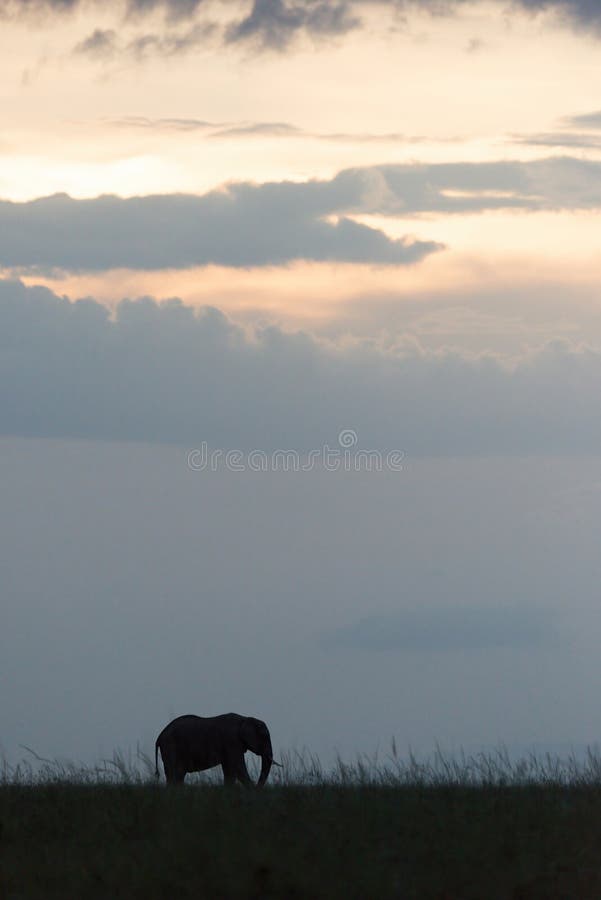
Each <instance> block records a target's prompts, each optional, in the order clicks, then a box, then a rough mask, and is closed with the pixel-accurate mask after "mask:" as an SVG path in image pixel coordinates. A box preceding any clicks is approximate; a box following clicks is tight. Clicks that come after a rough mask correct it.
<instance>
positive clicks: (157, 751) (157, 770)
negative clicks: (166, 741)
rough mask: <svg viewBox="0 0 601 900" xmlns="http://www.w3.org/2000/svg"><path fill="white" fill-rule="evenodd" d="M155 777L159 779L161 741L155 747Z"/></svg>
mask: <svg viewBox="0 0 601 900" xmlns="http://www.w3.org/2000/svg"><path fill="white" fill-rule="evenodd" d="M154 777H155V778H159V741H158V738H157V740H156V743H155V745H154Z"/></svg>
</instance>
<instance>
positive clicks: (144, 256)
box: [0, 182, 440, 271]
mask: <svg viewBox="0 0 601 900" xmlns="http://www.w3.org/2000/svg"><path fill="white" fill-rule="evenodd" d="M345 191H346V194H347V195H348V189H346V188H345ZM338 193H339V192H338V190H337V188H336V187H335V186H333V185H331V184H329V183H327V182H325V183H319V182H315V183H311V182H310V183H308V184H292V183H286V182H284V183H280V184H265V185H261V186H256V185H251V184H237V185H232V186H231V187H229V188H227V189H224V190H217V191H212V192H211V193H209V194H205V195H204V196H202V197H196V196H190V195H183V194H182V195H177V194H174V195H164V196H161V195H159V196H149V197H134V198H131V199H125V200H124V199H121V198H118V197H114V196H103V197H98V198H97V199H95V200H73V199H71V198H70V197H68V196H67V195H65V194H57V195H55V196H52V197H46V198H43V199H40V200H34V201H31V202H27V203H10V202H0V228H1V229H2V231H3V234H4V235H5V237H4V240H3V242H2V244H1V245H0V264H2V265H5V266H11V267H25V268H28V267H33V268H39V267H42V268H46V269H48V268H63V269H69V270H72V271H83V270H100V269H111V268H119V267H129V268H134V269H136V268H139V269H162V268H187V267H191V266H198V265H209V264H216V265H223V266H238V267H240V266H242V267H245V266H265V265H283V264H285V263H288V262H290V261H292V260H298V259H308V260H318V261H326V260H330V261H340V262H364V263H365V262H368V263H379V264H386V265H388V264H390V265H406V264H409V263H413V262H416V261H418V260H420V259H422V258H423V257H424V256H426V255H427V254H429V253H433V252H434V251H436V250H438V249H440V245H439V244H436V243H433V242H431V241H414V240H410V239H407V240H392V239H390V238H388V237H387V236H386V235H385V234H384V233H383V232H382V231H378V230H377V229H374V228H369V227H367V226H366V225H361V224H358V223H356V222H354V221H352V220H351V219H348V218H345V217H344V216H342V217H341V218H339V219H338V220H337V221H335V222H332V221H327V220H326V219H325V217H326V216H328V215H331V214H336V211H337V209H338V208H339V207H340V205H341V204H342V205H343V206H346V205H348V200H347V198H346V197H345V196H344V191H343V192H340V196H338ZM356 199H357V200H359V196H357V198H356Z"/></svg>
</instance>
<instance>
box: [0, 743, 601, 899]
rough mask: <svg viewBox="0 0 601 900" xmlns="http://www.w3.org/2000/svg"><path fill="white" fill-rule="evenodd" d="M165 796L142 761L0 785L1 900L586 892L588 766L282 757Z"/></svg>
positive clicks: (64, 768) (595, 857)
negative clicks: (254, 771) (243, 777)
mask: <svg viewBox="0 0 601 900" xmlns="http://www.w3.org/2000/svg"><path fill="white" fill-rule="evenodd" d="M282 762H283V763H284V768H283V769H282V770H278V771H277V772H276V773H274V778H273V780H272V781H271V783H270V785H269V786H268V787H267V788H266V789H265V790H263V791H261V792H259V791H244V790H242V789H231V790H227V791H226V790H224V789H223V788H222V787H220V786H218V785H215V783H214V778H212V777H211V776H209V777H208V778H207V777H197V778H195V779H193V783H192V785H191V786H189V787H188V786H185V787H183V788H175V789H169V790H168V789H166V788H165V787H164V785H163V784H161V785H157V784H156V783H155V781H154V778H153V776H152V768H153V765H152V764H151V761H150V760H149V759H148V758H147V757H145V756H144V755H143V754H136V755H134V756H133V758H131V757H127V756H125V755H124V754H120V755H119V754H117V755H115V757H114V758H113V759H111V760H109V761H105V762H103V763H101V764H100V765H99V766H97V767H93V768H85V767H81V766H76V765H73V764H71V763H65V762H63V763H60V762H55V761H48V760H40V759H39V757H35V755H33V756H32V755H31V754H30V759H29V761H23V762H21V763H20V764H19V765H18V766H15V767H10V766H8V765H7V764H4V767H3V770H2V772H1V773H0V898H2V900H4V898H10V900H21V898H44V900H46V898H48V900H50V898H61V900H63V898H71V897H73V898H85V900H88V898H90V900H94V898H103V900H104V898H107V900H108V898H111V900H112V898H128V900H129V898H138V897H140V898H142V897H143V898H148V900H154V898H157V900H158V898H166V900H167V898H168V900H172V898H188V897H190V898H192V897H194V898H211V900H213V898H216V900H217V898H257V900H258V898H270V897H271V898H280V897H281V898H291V900H293V898H303V900H304V898H310V900H313V898H315V900H318V898H338V897H340V898H345V900H346V898H361V900H363V898H369V900H371V898H378V900H380V898H381V900H386V898H402V900H412V898H416V900H417V898H419V900H428V898H437V900H443V898H444V900H471V898H474V900H475V898H478V900H496V898H499V900H506V898H515V900H518V898H523V900H534V898H540V900H553V898H566V900H587V898H591V900H592V898H595V900H598V898H601V759H599V757H598V756H597V755H596V754H595V753H593V752H589V754H588V756H587V757H586V758H585V759H584V760H581V761H578V760H576V759H575V758H569V759H567V760H559V759H556V758H554V757H550V756H547V757H543V758H537V757H535V756H530V757H527V758H525V759H522V760H520V761H511V760H510V759H509V757H508V755H507V754H506V753H505V752H504V751H503V750H499V751H497V752H496V753H493V754H480V755H477V756H469V757H468V756H460V757H459V758H458V759H449V758H447V757H445V755H444V754H443V753H442V752H441V751H440V750H437V751H436V753H434V754H433V756H432V757H431V758H430V759H429V760H425V761H418V760H417V759H415V758H413V757H410V758H409V759H408V760H401V759H400V758H399V757H398V756H397V754H396V748H394V747H393V752H392V753H391V754H390V755H389V756H388V757H387V758H386V759H384V760H382V761H380V760H378V758H373V759H371V758H370V759H368V758H363V757H362V758H359V759H357V760H356V761H355V762H353V763H352V764H351V763H345V762H343V761H342V760H341V759H339V760H338V761H337V763H336V765H335V766H334V767H333V768H332V769H331V770H328V771H324V770H323V769H322V767H321V765H320V764H319V760H318V759H317V758H315V757H313V756H311V755H310V754H309V753H300V754H299V753H293V754H289V755H287V756H285V757H284V759H283V760H282Z"/></svg>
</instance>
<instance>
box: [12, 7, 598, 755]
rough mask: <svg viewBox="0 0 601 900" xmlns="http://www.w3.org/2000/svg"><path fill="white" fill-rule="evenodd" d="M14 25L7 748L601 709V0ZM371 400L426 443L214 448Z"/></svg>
mask: <svg viewBox="0 0 601 900" xmlns="http://www.w3.org/2000/svg"><path fill="white" fill-rule="evenodd" d="M0 49H1V53H0V98H1V99H0V102H1V108H2V123H3V128H2V134H1V135H0V373H1V378H0V473H1V476H0V477H1V481H0V484H1V486H2V490H3V501H2V512H0V527H1V529H2V534H3V540H2V542H0V564H1V566H2V570H3V572H4V573H6V574H5V577H4V579H3V580H4V596H5V600H6V603H7V611H8V615H7V617H6V619H5V625H4V626H3V628H2V630H1V631H2V636H1V637H0V649H1V658H2V663H0V692H2V693H3V694H4V696H3V697H0V708H2V709H3V710H4V712H3V721H4V722H5V727H6V731H5V732H3V733H2V734H0V750H2V751H3V752H4V753H5V754H6V755H7V756H8V757H9V758H11V759H14V758H16V756H17V755H18V752H19V751H18V746H19V745H20V744H25V745H27V746H33V747H35V748H36V750H38V752H40V753H41V754H42V755H44V756H47V755H58V756H63V757H69V756H71V757H77V758H82V759H87V760H92V759H94V758H95V757H96V756H97V755H98V754H99V753H105V754H106V753H107V752H110V751H111V750H112V749H113V748H114V747H116V746H121V747H127V746H135V745H136V742H137V741H138V740H139V741H141V742H143V743H144V744H145V746H150V743H151V742H152V740H153V739H154V735H155V732H156V733H158V731H160V729H161V728H162V726H163V725H164V724H165V723H166V721H167V720H168V719H169V717H172V716H174V715H177V714H180V713H185V712H195V713H198V714H201V715H202V714H207V715H210V714H216V713H219V712H226V711H230V709H231V710H232V711H237V712H242V713H244V712H248V713H249V714H253V715H258V716H259V717H262V718H265V719H266V720H267V721H268V723H269V724H270V726H271V727H272V734H273V735H274V744H275V745H276V746H301V745H306V746H309V747H312V748H313V747H314V748H315V749H316V751H317V752H319V753H322V754H323V755H324V758H328V754H331V753H332V752H333V750H334V748H337V749H338V750H340V751H341V752H343V754H344V753H348V754H349V755H352V754H354V753H356V752H360V751H364V752H371V751H373V750H374V748H375V747H376V746H377V745H381V744H383V743H385V742H386V741H388V740H389V739H390V737H391V736H392V735H393V734H394V735H395V737H396V740H397V741H398V743H399V745H400V746H401V747H407V746H409V745H411V746H413V747H415V748H418V749H421V750H423V752H428V750H430V749H431V748H432V747H433V746H434V743H435V741H437V740H439V741H441V742H442V743H443V744H444V743H445V742H446V743H447V744H448V745H449V746H451V747H455V748H456V747H458V746H461V745H463V744H465V745H469V746H472V747H474V746H492V745H494V744H495V743H496V742H498V741H501V740H503V741H506V742H507V743H508V744H510V745H511V746H512V747H516V748H518V747H528V746H530V745H533V744H536V745H537V746H540V747H551V748H554V747H566V746H568V747H569V746H570V745H571V744H574V745H577V746H582V745H583V744H585V743H587V742H594V741H596V740H597V739H598V738H599V737H600V736H601V718H600V717H599V713H598V710H597V706H596V704H597V701H596V699H595V698H594V696H593V693H592V691H591V685H592V684H594V683H598V679H599V674H600V672H601V670H600V669H599V664H598V661H597V659H598V654H597V650H596V648H597V646H598V642H599V640H600V639H601V620H600V619H599V615H598V611H597V610H598V608H599V601H600V600H601V597H600V595H599V587H598V585H599V583H600V579H599V576H600V574H601V573H600V571H599V565H598V561H597V558H598V547H597V543H598V542H597V541H596V540H595V537H598V535H599V526H600V525H601V515H600V509H599V498H600V496H601V495H600V493H599V489H600V486H601V465H600V461H599V451H600V449H601V422H600V420H599V412H598V407H599V403H598V398H599V388H600V386H601V295H600V293H599V284H600V282H601V253H600V249H601V247H600V244H601V3H597V2H592V0H515V2H501V3H489V2H468V0H446V2H444V0H443V2H440V3H439V2H434V0H416V2H407V0H387V2H379V0H254V2H253V0H240V2H237V0H227V2H226V0H124V2H112V0H111V2H106V0H104V2H100V0H96V2H95V0H0ZM345 429H347V430H349V429H350V430H351V431H352V433H353V434H354V435H356V447H357V448H358V449H365V450H373V451H377V452H380V453H383V454H384V453H387V452H390V451H398V452H399V453H402V455H403V459H404V464H403V469H402V471H401V472H390V471H381V472H360V473H357V472H335V473H332V472H328V471H324V470H323V468H319V467H318V468H317V469H316V470H313V471H310V472H309V471H307V472H295V473H290V472H273V471H265V472H250V471H244V472H235V473H233V472H230V471H226V470H224V469H223V468H220V469H219V471H215V472H209V471H203V472H199V471H194V470H193V468H191V467H190V465H189V464H188V460H189V453H190V451H191V450H194V449H198V448H199V447H200V446H201V445H202V444H203V443H205V444H206V445H207V446H208V447H209V448H213V449H221V450H223V451H224V452H225V451H228V450H230V451H232V450H234V451H240V452H241V453H243V454H247V453H249V452H252V451H253V450H259V451H262V452H264V453H273V451H275V450H291V451H294V452H296V453H298V454H300V458H302V459H305V458H306V454H307V453H310V452H311V451H312V450H318V449H319V448H321V447H323V446H324V445H325V444H328V445H329V446H332V447H338V444H337V441H338V436H339V435H340V433H341V432H342V431H344V430H345ZM6 623H8V626H7V625H6ZM226 707H227V708H226Z"/></svg>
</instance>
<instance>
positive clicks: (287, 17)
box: [225, 0, 361, 50]
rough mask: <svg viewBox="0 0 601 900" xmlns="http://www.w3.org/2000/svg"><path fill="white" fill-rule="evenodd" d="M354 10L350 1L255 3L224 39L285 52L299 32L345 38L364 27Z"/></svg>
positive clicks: (264, 0) (261, 0)
mask: <svg viewBox="0 0 601 900" xmlns="http://www.w3.org/2000/svg"><path fill="white" fill-rule="evenodd" d="M351 7H352V4H351V3H349V2H340V3H337V2H332V0H304V2H299V0H294V2H292V3H290V2H286V0H254V2H253V5H252V9H251V11H250V13H249V14H248V15H247V16H246V17H245V18H243V19H241V20H240V21H238V22H235V23H233V24H231V25H230V26H229V27H228V28H227V30H226V35H225V39H226V42H227V43H238V42H240V41H249V40H250V41H254V42H256V43H257V44H258V46H259V47H262V48H269V49H272V50H283V49H284V48H285V47H286V46H288V44H289V43H290V42H291V40H292V38H293V37H294V36H295V35H296V34H297V33H298V32H300V31H304V32H306V33H307V34H309V35H311V36H312V37H332V36H334V35H343V34H346V33H347V32H349V31H352V30H353V29H355V28H357V27H358V26H359V25H360V24H361V20H360V19H359V18H358V17H357V16H356V15H354V14H353V13H352V9H351Z"/></svg>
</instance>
